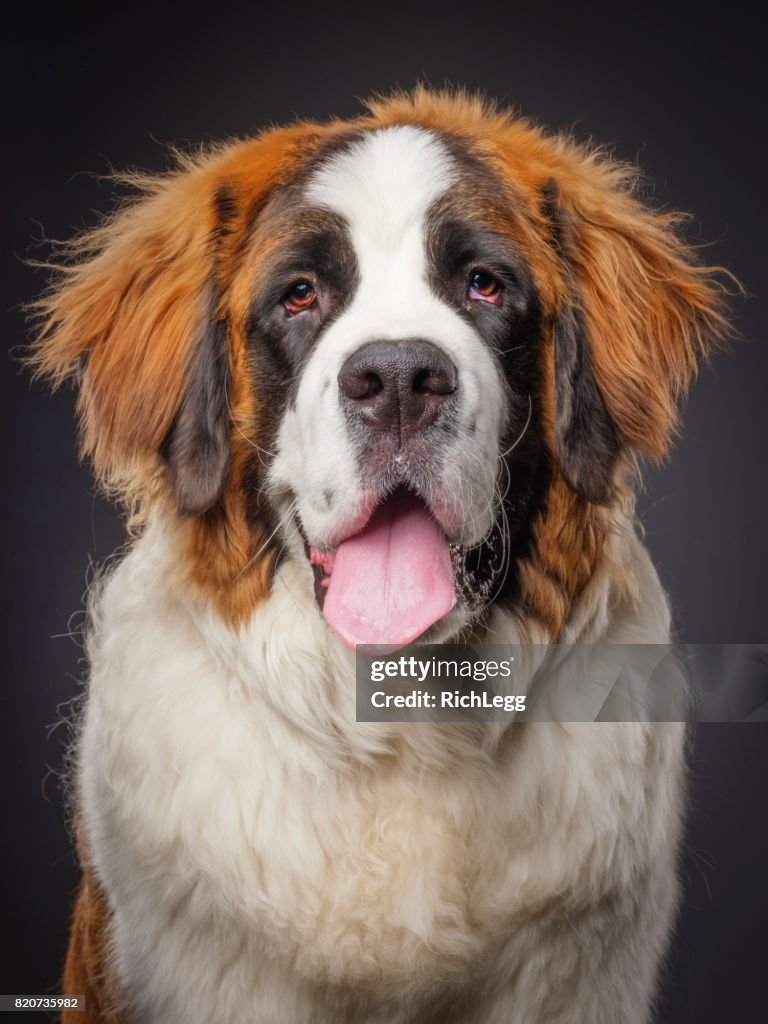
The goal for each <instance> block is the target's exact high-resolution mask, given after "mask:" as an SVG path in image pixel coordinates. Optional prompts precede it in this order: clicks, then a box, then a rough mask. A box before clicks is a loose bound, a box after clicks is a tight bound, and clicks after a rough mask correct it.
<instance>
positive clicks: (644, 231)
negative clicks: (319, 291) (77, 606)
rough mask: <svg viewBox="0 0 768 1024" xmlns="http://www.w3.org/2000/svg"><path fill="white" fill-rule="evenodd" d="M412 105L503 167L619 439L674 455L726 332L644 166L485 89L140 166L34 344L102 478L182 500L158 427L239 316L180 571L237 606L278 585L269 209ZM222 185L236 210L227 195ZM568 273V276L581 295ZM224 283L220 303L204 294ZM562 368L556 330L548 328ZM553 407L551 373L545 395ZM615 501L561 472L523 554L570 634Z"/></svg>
mask: <svg viewBox="0 0 768 1024" xmlns="http://www.w3.org/2000/svg"><path fill="white" fill-rule="evenodd" d="M402 123H408V124H413V125H417V126H423V127H425V128H431V129H435V130H438V131H442V132H447V133H449V134H451V135H453V136H459V137H460V138H462V139H463V140H464V141H465V142H466V143H467V144H468V145H469V146H470V147H471V148H472V150H473V151H474V152H475V153H476V154H477V155H478V156H479V157H481V158H482V159H483V160H485V161H486V162H487V163H488V164H489V165H490V166H491V167H492V168H493V169H494V170H495V171H496V172H497V174H498V175H500V176H501V178H502V180H503V181H504V182H505V183H506V186H507V190H508V194H509V197H510V198H512V199H513V202H512V203H511V204H510V209H511V208H512V207H514V213H510V212H508V211H507V210H505V209H503V208H501V207H500V209H499V210H498V211H497V212H496V214H495V216H496V220H497V221H498V224H499V229H500V230H504V231H507V232H509V233H512V234H514V237H515V241H516V244H517V245H518V247H519V248H520V249H521V251H522V254H523V256H524V257H525V259H526V260H527V261H528V264H529V266H530V268H531V272H532V274H533V277H534V281H535V285H536V288H537V291H538V294H539V296H540V300H541V303H542V308H543V314H544V319H545V323H549V324H551V322H552V320H553V318H554V317H555V316H557V314H558V312H559V311H560V310H562V308H563V306H564V305H565V304H566V303H567V302H572V301H575V302H577V303H578V304H579V305H580V308H581V313H582V317H583V320H584V322H585V325H586V329H587V332H588V334H589V338H590V343H591V349H592V357H593V362H594V368H595V375H596V379H597V383H598V386H599V388H600V391H601V393H602V395H603V398H604V401H605V403H606V406H607V408H608V410H609V412H610V414H611V417H612V418H613V420H614V422H615V424H616V427H617V429H618V431H619V434H620V436H621V439H622V441H623V442H624V444H625V445H627V446H628V447H630V448H632V449H633V450H634V451H636V452H638V453H639V454H642V455H646V456H649V457H651V458H656V459H658V458H661V457H662V456H663V455H664V454H665V453H666V451H667V448H668V445H669V441H670V438H671V436H672V434H673V432H674V429H675V425H676V422H677V412H676V410H677V405H678V402H679V399H680V398H681V397H682V395H683V394H684V393H685V390H686V387H687V385H688V382H689V381H690V379H691V376H692V374H693V373H694V371H695V368H696V365H697V363H698V361H699V360H700V359H701V358H702V357H703V356H705V355H706V353H707V350H708V348H709V346H710V345H711V344H712V342H713V340H714V339H715V338H717V337H718V336H720V335H722V334H724V333H725V330H726V325H725V318H724V306H723V301H722V291H721V289H720V288H719V286H718V284H717V281H716V276H715V274H716V272H714V271H712V270H709V269H707V268H704V267H702V266H700V265H699V264H698V260H697V258H696V254H695V253H694V252H693V251H692V250H691V249H690V248H689V247H688V246H686V245H685V243H684V242H682V241H681V240H680V238H679V237H678V235H677V233H676V230H677V227H678V224H679V217H678V216H676V215H674V214H665V213H660V212H658V211H654V210H652V209H650V208H649V207H647V206H645V205H644V204H643V203H641V201H640V200H639V199H638V197H637V189H636V182H637V175H636V172H635V171H634V169H632V168H628V167H626V166H624V165H621V164H618V163H616V162H615V161H612V160H611V159H610V158H609V157H607V156H606V155H605V154H604V153H602V152H601V151H599V150H596V149H593V148H589V147H587V146H583V145H579V144H577V143H576V142H574V141H573V140H571V139H570V138H568V137H566V136H563V135H555V136H548V135H547V134H546V133H545V132H543V131H542V130H540V129H539V128H537V127H535V126H533V125H532V124H531V123H530V122H528V121H526V120H524V119H523V118H519V117H516V116H514V115H512V114H510V113H509V112H507V111H499V110H497V109H496V108H494V107H493V106H492V105H490V104H489V103H488V102H486V101H484V100H483V99H481V98H479V97H477V96H470V95H467V94H465V93H461V92H455V93H446V92H432V91H430V90H427V89H424V88H418V89H416V90H414V91H413V92H412V93H408V94H404V93H403V94H395V95H393V96H390V97H389V98H384V99H375V100H372V101H371V102H370V103H369V104H368V112H367V113H366V114H364V115H362V116H361V117H359V118H357V119H355V120H353V121H350V122H341V121H332V122H330V123H328V124H325V125H321V124H312V123H300V124H297V125H294V126H292V127H289V128H284V129H273V130H270V131H267V132H265V133H263V134H262V135H260V136H259V137H257V138H256V139H253V140H250V141H241V142H234V143H231V144H228V145H225V146H218V147H214V148H212V149H211V150H209V151H207V152H202V151H201V152H200V153H199V154H197V155H191V156H183V155H178V167H177V168H176V169H175V170H173V171H171V172H170V173H168V174H166V175H164V176H157V177H144V176H139V175H129V176H127V180H128V181H129V183H131V184H133V185H135V186H136V187H137V188H138V189H139V192H140V195H139V198H138V199H137V200H136V201H134V202H132V203H129V204H128V205H126V206H124V207H123V208H121V209H120V210H119V211H118V212H117V213H116V214H115V215H114V216H113V217H111V218H109V219H107V220H106V221H105V222H104V223H103V225H102V226H101V227H98V228H96V229H95V230H93V231H91V232H89V233H86V234H85V235H84V236H82V237H81V238H79V239H76V240H75V241H74V242H73V243H71V245H70V246H69V249H68V251H67V254H66V255H67V256H68V259H66V260H65V261H64V262H63V263H62V264H60V265H58V266H55V267H54V270H55V277H54V281H53V284H52V286H51V289H50V290H49V292H48V293H47V295H46V296H44V297H43V299H42V300H41V301H40V302H39V303H38V305H37V309H36V312H37V314H38V316H39V317H40V330H39V334H38V338H37V341H36V342H35V345H34V348H33V352H32V355H31V362H32V363H33V365H34V366H35V368H36V370H37V372H38V373H40V374H42V375H44V376H46V377H47V378H48V379H49V380H51V381H52V382H53V384H54V385H58V384H60V383H61V382H62V381H64V380H65V379H67V378H70V377H72V378H75V379H76V380H78V381H79V382H80V384H81V390H80V399H79V409H80V415H81V424H82V450H83V452H84V453H85V454H87V455H88V456H90V458H91V459H92V462H93V465H94V469H95V472H96V475H97V477H98V478H99V479H100V480H101V481H102V483H103V484H105V485H106V486H107V487H108V488H110V489H111V490H112V491H113V492H115V493H117V494H118V496H120V497H122V498H123V499H125V500H128V501H132V502H135V503H137V505H138V507H139V510H140V511H139V515H140V517H143V516H146V514H147V513H148V512H149V510H150V508H151V507H152V505H153V504H154V503H156V502H159V501H161V502H166V503H167V502H168V500H169V495H168V488H167V485H166V481H165V474H164V471H163V467H162V463H161V460H160V459H159V456H158V449H159V446H160V444H161V442H162V440H163V438H164V437H165V435H166V433H167V431H168V429H169V427H170V426H171V424H172V422H173V419H174V416H175V414H176V412H177V410H178V407H179V403H180V398H181V395H182V392H183V388H184V383H185V378H186V374H187V372H188V368H189V365H190V361H191V359H192V358H193V357H194V351H195V340H196V338H197V337H198V335H199V333H200V329H201V325H202V323H203V322H204V320H205V318H206V317H208V316H210V315H211V314H212V312H215V314H216V315H217V316H220V317H222V318H223V319H225V320H226V321H227V323H228V325H229V345H230V351H229V359H230V367H231V371H232V381H233V384H232V396H231V407H232V420H233V423H232V470H231V473H230V478H229V483H228V485H227V488H226V491H225V493H224V495H223V497H222V500H221V502H220V505H219V506H218V507H216V508H214V509H212V510H211V511H210V512H209V513H206V514H205V515H204V516H202V517H199V518H197V519H194V520H190V521H187V522H184V523H181V524H180V527H179V543H180V557H181V561H182V563H183V564H184V565H185V566H186V575H185V581H186V582H187V583H191V584H192V585H194V586H196V587H198V588H200V589H201V590H202V591H203V592H205V593H207V594H208V595H210V596H211V597H212V598H213V599H214V601H215V603H216V605H217V607H218V609H219V611H220V613H221V614H222V615H223V616H224V617H225V618H226V619H227V620H228V621H231V622H238V621H242V620H243V619H244V618H246V617H247V616H248V615H249V614H250V613H251V612H252V610H253V609H254V608H255V607H256V605H257V604H258V602H259V601H260V600H262V599H263V598H264V597H265V596H266V594H267V592H268V588H269V582H270V576H271V570H272V565H273V562H274V557H275V552H274V545H273V546H272V547H270V544H269V542H268V534H267V531H266V530H265V529H264V528H262V527H261V525H260V524H258V523H256V524H253V523H252V522H251V523H249V521H248V518H247V517H246V512H245V499H244V495H243V490H244V467H245V463H246V461H247V456H248V449H249V440H248V439H250V440H251V441H253V440H255V441H256V442H257V443H258V439H259V419H260V414H259V410H258V409H256V408H254V401H253V393H252V388H251V387H250V386H249V385H250V383H251V378H250V372H251V371H250V369H249V365H248V359H247V354H246V344H245V325H246V321H247V316H248V310H249V304H250V299H251V296H252V294H253V287H254V281H255V280H256V279H257V278H258V275H259V272H260V268H262V267H263V266H265V264H266V258H267V255H268V253H269V251H270V248H271V246H273V245H274V244H276V238H275V237H274V235H273V236H267V237H265V236H264V233H263V232H261V233H260V232H259V231H258V230H254V228H255V227H256V228H258V214H259V211H260V209H261V207H262V206H263V204H264V202H265V200H266V198H267V197H268V195H269V194H270V192H271V190H273V189H275V188H279V186H280V184H281V183H282V182H284V181H285V180H286V179H287V177H288V176H289V175H290V174H291V173H292V172H293V171H295V169H296V168H297V167H298V166H299V165H300V164H301V163H303V162H304V161H306V160H307V159H310V158H311V155H312V153H313V152H314V150H315V149H316V147H317V146H318V145H319V144H321V143H322V142H324V141H326V140H328V139H330V138H332V137H334V136H335V135H338V134H339V133H342V132H346V131H350V130H351V131H359V130H366V129H374V128H377V127H382V126H386V125H393V124H402ZM550 182H554V183H555V185H556V187H557V192H558V195H559V203H560V207H561V209H562V212H563V215H564V217H565V219H566V221H567V230H568V233H569V235H570V237H569V239H568V251H569V257H570V259H571V261H572V287H571V282H570V281H569V277H568V274H567V273H566V272H565V271H564V269H563V267H562V263H561V260H560V259H559V258H558V255H557V252H556V247H555V246H553V244H552V226H551V224H550V223H549V221H548V217H547V214H546V211H545V209H544V203H543V199H542V197H543V195H544V193H545V190H546V188H547V185H548V183H550ZM222 190H224V191H225V192H226V194H227V196H228V200H227V202H228V209H227V211H226V223H222V222H221V211H217V201H218V198H217V197H219V196H220V195H221V194H222ZM572 292H573V294H572ZM214 294H215V295H216V296H217V302H218V306H217V308H216V310H215V311H212V310H211V309H210V308H208V304H209V303H210V301H211V298H212V296H213V295H214ZM544 352H545V358H546V359H547V360H548V366H547V374H546V378H547V381H548V382H551V379H552V366H551V359H552V349H551V339H550V340H549V341H548V342H547V344H546V345H545V346H544ZM541 402H542V407H543V409H544V418H545V420H546V421H547V422H548V423H550V424H551V423H552V422H553V415H554V413H553V410H554V395H553V393H552V391H551V388H550V389H548V390H547V391H546V393H545V394H544V395H542V396H541ZM605 530H606V515H605V513H604V512H602V511H600V510H597V509H595V508H594V507H592V506H588V503H586V502H584V501H583V499H580V498H577V497H575V496H574V495H573V494H571V493H570V492H569V491H567V489H566V488H565V485H564V483H563V481H562V479H561V478H560V477H559V476H558V474H557V472H555V476H554V480H553V484H552V491H551V494H550V495H549V500H548V502H547V506H546V511H545V513H544V516H543V518H542V520H541V521H540V522H539V523H538V524H537V525H536V536H537V539H538V545H537V550H536V551H535V552H534V554H533V555H532V556H531V558H530V559H529V561H528V563H527V564H526V565H525V566H524V567H523V569H522V578H523V585H524V597H525V600H526V603H527V607H528V610H529V612H530V613H531V614H535V615H536V616H538V617H539V618H540V619H541V621H542V622H544V623H545V624H546V625H547V626H548V628H549V629H550V630H551V631H552V632H553V634H556V633H557V631H558V629H559V626H560V625H561V624H562V622H563V621H564V620H565V618H566V617H567V614H568V610H569V608H570V606H571V603H572V601H573V600H574V598H575V597H576V596H577V595H578V592H579V590H580V588H581V587H582V586H583V585H584V583H585V582H586V580H587V579H589V576H590V574H591V571H592V570H593V568H594V565H595V564H596V562H597V559H598V558H599V555H600V550H601V548H602V540H601V539H602V537H603V536H604V535H605Z"/></svg>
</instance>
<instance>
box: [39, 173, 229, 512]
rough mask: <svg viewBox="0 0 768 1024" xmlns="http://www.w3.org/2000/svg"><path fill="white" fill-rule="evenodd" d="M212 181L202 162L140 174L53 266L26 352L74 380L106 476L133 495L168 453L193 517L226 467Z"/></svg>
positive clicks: (86, 449) (90, 450) (84, 443)
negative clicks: (133, 190) (135, 194)
mask: <svg viewBox="0 0 768 1024" xmlns="http://www.w3.org/2000/svg"><path fill="white" fill-rule="evenodd" d="M210 179H211V175H210V173H209V172H207V169H205V168H203V169H200V168H182V169H181V170H179V171H176V172H173V173H171V174H168V175H166V176H162V177H158V178H149V177H138V176H133V177H132V178H131V179H130V180H131V183H132V184H134V185H136V186H137V187H138V188H139V189H140V195H139V198H138V199H135V200H133V201H132V202H130V203H129V204H127V205H123V206H122V208H120V209H119V210H118V212H117V213H115V214H114V215H113V216H112V217H110V218H108V219H107V220H105V221H104V222H103V223H102V224H101V225H100V226H99V227H97V228H96V229H95V230H93V231H90V232H88V233H86V234H84V235H82V236H81V237H79V238H77V239H75V241H74V242H72V243H69V245H68V247H67V249H66V251H65V259H64V260H62V262H61V263H59V264H48V266H49V267H51V268H52V269H53V270H54V276H53V280H52V283H51V286H50V288H49V290H48V292H47V293H46V294H45V295H44V296H43V298H42V299H41V300H40V301H39V302H38V303H37V304H36V306H35V307H33V312H34V313H35V314H37V317H38V319H39V330H38V333H37V338H36V340H35V342H34V343H33V346H32V349H31V356H30V358H29V362H30V363H31V364H32V365H33V367H34V369H35V371H36V372H37V373H38V374H40V375H42V376H45V377H46V378H48V379H49V380H50V381H51V382H52V383H53V385H54V386H57V385H58V384H60V383H62V382H63V381H64V380H66V379H69V378H72V379H75V380H76V381H77V383H79V386H80V392H79V398H78V411H79V415H80V430H81V448H82V452H83V454H84V455H88V456H90V458H91V460H92V463H93V467H94V471H95V474H96V476H97V478H98V479H99V480H100V481H101V482H102V483H104V484H105V485H106V486H107V487H109V488H110V489H112V490H114V491H116V492H117V493H120V494H123V495H128V496H130V494H131V492H132V491H135V490H137V489H139V488H140V486H141V485H140V483H139V482H140V481H141V482H142V483H143V484H144V485H146V482H147V479H148V478H149V477H151V476H152V475H153V474H154V475H157V470H158V468H160V467H162V465H163V460H165V462H166V463H167V465H168V468H169V470H170V478H171V482H172V486H173V490H174V493H175V496H176V499H177V502H178V506H179V509H180V511H181V512H183V513H188V514H189V513H201V512H203V511H205V510H206V509H207V508H209V507H210V506H211V505H212V504H213V503H214V502H215V501H216V499H217V497H218V496H219V494H220V493H221V489H222V487H223V485H224V483H225V480H226V474H227V468H228V464H229V429H228V422H227V387H228V366H227V350H226V338H225V336H224V330H223V327H222V325H221V323H220V322H219V321H218V320H217V319H216V309H215V306H216V300H215V291H214V285H213V270H212V266H211V262H212V258H211V249H212V246H211V239H212V237H215V232H216V230H217V226H218V224H217V220H218V211H217V208H216V203H215V201H213V199H212V198H211V195H210Z"/></svg>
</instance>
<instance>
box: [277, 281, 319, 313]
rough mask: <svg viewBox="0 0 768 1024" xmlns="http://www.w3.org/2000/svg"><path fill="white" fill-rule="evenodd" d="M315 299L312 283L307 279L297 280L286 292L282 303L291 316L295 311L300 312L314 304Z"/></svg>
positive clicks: (315, 293)
mask: <svg viewBox="0 0 768 1024" xmlns="http://www.w3.org/2000/svg"><path fill="white" fill-rule="evenodd" d="M316 299H317V292H316V291H315V288H314V285H312V284H311V283H310V282H309V281H297V282H296V283H295V284H292V285H291V287H290V289H289V290H288V292H287V293H286V295H285V298H284V299H283V305H284V306H285V308H286V310H287V311H288V312H289V313H290V314H291V316H293V315H294V314H295V313H301V312H302V311H303V310H305V309H309V308H310V306H314V304H315V300H316Z"/></svg>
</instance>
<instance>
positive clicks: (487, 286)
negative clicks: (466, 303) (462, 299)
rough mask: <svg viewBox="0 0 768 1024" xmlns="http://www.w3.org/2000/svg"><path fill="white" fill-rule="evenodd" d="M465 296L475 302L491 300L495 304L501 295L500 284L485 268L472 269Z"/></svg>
mask: <svg viewBox="0 0 768 1024" xmlns="http://www.w3.org/2000/svg"><path fill="white" fill-rule="evenodd" d="M467 296H468V297H469V298H470V299H473V300H474V301H475V302H492V303H493V304H494V305H495V304H496V303H497V302H498V301H499V298H500V297H501V284H500V282H499V281H497V280H496V278H495V277H494V276H493V274H489V273H488V272H487V271H486V270H474V271H473V272H472V275H471V277H470V279H469V287H468V288H467Z"/></svg>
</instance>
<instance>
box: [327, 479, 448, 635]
mask: <svg viewBox="0 0 768 1024" xmlns="http://www.w3.org/2000/svg"><path fill="white" fill-rule="evenodd" d="M455 600H456V598H455V594H454V590H453V572H452V569H451V559H450V555H449V552H448V541H447V540H446V537H445V534H444V533H443V531H442V530H441V529H440V526H439V525H438V524H437V522H435V520H434V519H433V518H432V516H431V515H430V513H429V511H428V510H427V508H426V506H425V505H424V504H423V502H421V501H419V499H418V498H416V497H415V496H414V495H412V494H409V493H408V492H401V493H398V494H396V495H395V496H393V497H392V498H390V499H389V500H388V501H386V502H384V503H383V504H382V505H380V506H379V508H378V509H377V510H376V511H375V513H374V514H373V517H372V518H371V520H370V522H369V523H368V525H367V526H366V527H365V529H363V530H361V532H360V533H358V534H356V535H355V536H354V537H350V538H349V540H345V541H343V542H342V544H341V545H340V546H339V549H338V551H337V552H336V558H335V561H334V563H333V572H332V574H331V578H330V581H329V584H328V593H327V594H326V597H325V603H324V605H323V615H325V618H326V620H327V622H328V623H329V625H330V626H331V627H332V628H333V629H335V630H336V632H337V633H338V634H339V636H340V637H341V639H342V640H343V641H344V642H345V643H346V644H348V645H349V646H350V647H354V646H355V644H374V645H376V646H389V645H391V646H392V647H393V648H397V647H403V646H405V644H407V643H410V642H411V640H415V639H416V637H417V636H421V634H422V633H423V632H424V631H425V630H426V629H427V628H428V627H429V626H431V625H432V624H433V623H435V622H437V621H438V620H439V619H442V617H443V616H444V615H447V614H448V612H449V611H450V610H451V608H453V605H454V602H455Z"/></svg>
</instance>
